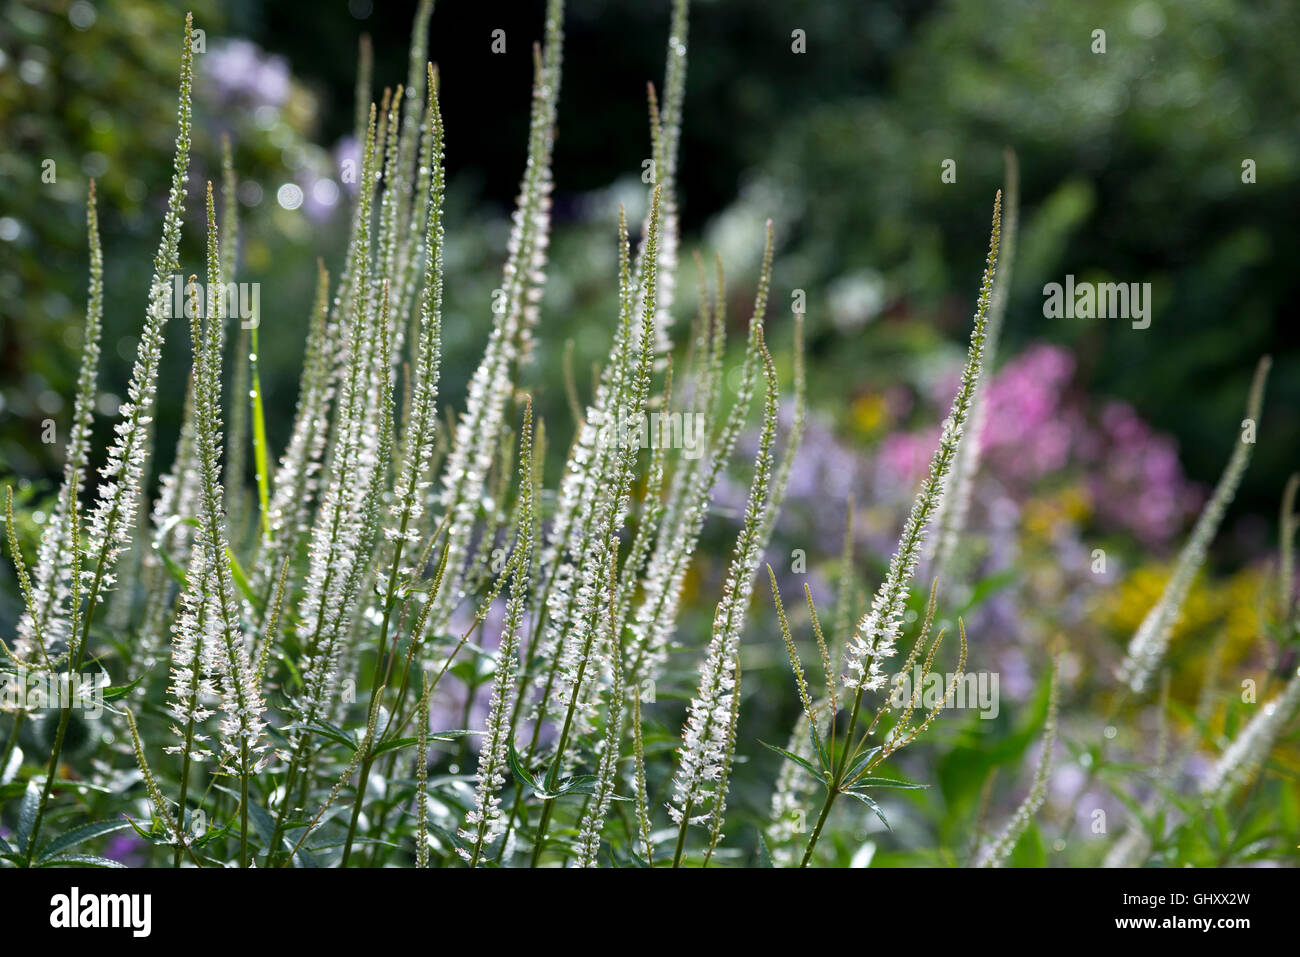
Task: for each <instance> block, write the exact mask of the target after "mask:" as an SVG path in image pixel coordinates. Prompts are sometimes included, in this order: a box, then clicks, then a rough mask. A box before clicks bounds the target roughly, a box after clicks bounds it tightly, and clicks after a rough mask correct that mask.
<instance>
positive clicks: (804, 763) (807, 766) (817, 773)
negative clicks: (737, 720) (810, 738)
mask: <svg viewBox="0 0 1300 957" xmlns="http://www.w3.org/2000/svg"><path fill="white" fill-rule="evenodd" d="M758 743H759V744H761V745H762V746H763V747H765V748H769V749H771V750H772V751H775V752H776V753H777V754H781V755H784V756H785V757H786V758H787V759H788V760H790V761H793V762H794V763H795V764H797V765H799V767H801V768H803V769H804V770H806V771H807V772H808V773H809V774H811V775H812V776H813V777H815V778H816V779H817V780H819V781H821V782H822V783H823V784H824V783H826V775H825V774H824V773H822V771H821V770H820V769H819V768H816V767H813V763H812V762H811V761H809V760H807V759H806V758H801V757H799V755H797V754H795V753H794V752H793V751H787V750H786V749H785V748H778V747H777V746H776V745H775V744H768V743H767V742H766V741H759V742H758Z"/></svg>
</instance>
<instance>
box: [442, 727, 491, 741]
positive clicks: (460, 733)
mask: <svg viewBox="0 0 1300 957" xmlns="http://www.w3.org/2000/svg"><path fill="white" fill-rule="evenodd" d="M471 734H483V732H482V731H470V730H467V729H457V730H452V731H431V732H429V740H430V741H455V740H456V739H457V738H463V737H466V736H467V735H471Z"/></svg>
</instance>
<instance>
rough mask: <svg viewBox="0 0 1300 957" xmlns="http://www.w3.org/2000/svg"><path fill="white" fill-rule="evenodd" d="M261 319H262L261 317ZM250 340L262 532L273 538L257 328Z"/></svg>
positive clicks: (254, 459)
mask: <svg viewBox="0 0 1300 957" xmlns="http://www.w3.org/2000/svg"><path fill="white" fill-rule="evenodd" d="M259 318H260V317H259ZM249 339H250V341H251V343H252V346H253V357H252V358H251V359H250V360H249V374H250V375H251V377H252V380H253V466H254V467H255V468H256V469H257V504H258V506H259V508H260V510H261V514H262V532H263V534H265V536H266V537H267V538H270V537H271V467H270V464H269V462H268V457H267V454H266V449H267V441H266V411H265V409H264V408H263V406H262V380H261V377H260V376H259V375H258V371H257V356H258V354H259V353H260V351H261V350H259V349H258V348H257V326H256V325H254V326H253V328H252V331H251V333H250V336H249Z"/></svg>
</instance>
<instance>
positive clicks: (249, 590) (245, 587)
mask: <svg viewBox="0 0 1300 957" xmlns="http://www.w3.org/2000/svg"><path fill="white" fill-rule="evenodd" d="M226 558H228V559H230V577H231V578H233V579H234V580H235V587H236V588H238V589H239V592H240V594H242V595H243V596H244V597H245V598H247V599H248V603H249V604H250V605H252V606H253V607H254V608H256V609H257V610H258V611H259V612H260V611H262V610H263V604H262V599H261V598H259V597H258V596H257V593H256V592H255V591H253V586H252V585H250V584H249V583H248V576H247V575H245V574H244V569H243V568H241V567H240V565H239V559H238V558H236V557H235V553H234V551H232V550H231V548H230V546H229V545H227V546H226Z"/></svg>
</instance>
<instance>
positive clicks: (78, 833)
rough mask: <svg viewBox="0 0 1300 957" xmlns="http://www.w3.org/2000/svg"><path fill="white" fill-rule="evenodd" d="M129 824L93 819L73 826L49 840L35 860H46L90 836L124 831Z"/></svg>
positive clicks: (119, 821) (87, 839) (94, 836)
mask: <svg viewBox="0 0 1300 957" xmlns="http://www.w3.org/2000/svg"><path fill="white" fill-rule="evenodd" d="M130 826H131V825H130V824H129V823H128V822H126V821H121V820H113V819H110V820H104V821H93V822H91V823H90V824H83V825H82V826H81V827H78V828H73V829H72V830H71V831H68V832H67V833H65V834H61V835H59V836H58V837H56V838H54V840H52V841H50V842H49V843H48V844H46V845H45V846H44V847H43V848H41V849H40V851H39V852H38V853H37V855H36V860H37V861H38V862H39V861H47V860H50V859H51V858H53V857H54V856H55V855H56V854H60V853H62V852H63V851H66V850H67V849H68V848H70V847H76V846H77V845H78V844H80V843H82V842H83V841H89V840H91V839H92V838H96V837H100V836H101V835H104V834H112V833H114V832H116V831H125V830H126V829H127V828H129V827H130Z"/></svg>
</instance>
